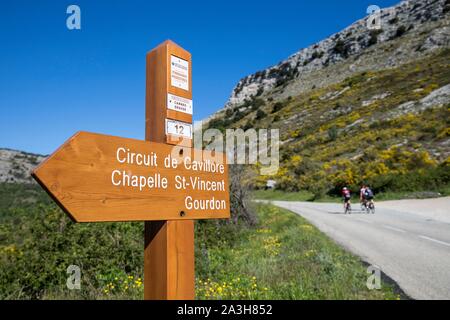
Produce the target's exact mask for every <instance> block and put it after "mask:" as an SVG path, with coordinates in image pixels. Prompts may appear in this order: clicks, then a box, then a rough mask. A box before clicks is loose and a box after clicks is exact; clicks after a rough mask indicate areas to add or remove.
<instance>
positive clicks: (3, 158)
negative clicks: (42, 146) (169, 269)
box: [0, 149, 45, 183]
mask: <svg viewBox="0 0 450 320" xmlns="http://www.w3.org/2000/svg"><path fill="white" fill-rule="evenodd" d="M44 159H45V156H43V155H39V154H32V153H27V152H22V151H17V150H10V149H0V182H18V183H34V179H33V178H32V177H31V176H30V173H31V171H32V170H33V169H34V168H35V167H36V166H37V165H38V164H39V163H41V162H42V161H43V160H44Z"/></svg>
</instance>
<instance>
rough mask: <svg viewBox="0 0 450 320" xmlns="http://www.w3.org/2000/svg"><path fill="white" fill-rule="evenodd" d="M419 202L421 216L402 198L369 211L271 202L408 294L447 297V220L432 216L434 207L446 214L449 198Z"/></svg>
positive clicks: (449, 242)
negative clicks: (352, 254) (293, 214)
mask: <svg viewBox="0 0 450 320" xmlns="http://www.w3.org/2000/svg"><path fill="white" fill-rule="evenodd" d="M415 201H417V200H415ZM419 201H421V200H419ZM423 201H428V203H429V205H428V206H427V205H426V204H427V202H422V207H423V211H421V213H420V214H418V212H414V211H413V210H409V211H408V207H407V206H404V207H405V209H403V208H402V205H401V204H402V202H391V203H392V205H386V204H384V203H380V205H379V206H378V207H377V209H376V213H375V214H373V215H372V214H367V213H362V212H356V211H355V210H353V212H352V214H347V215H345V214H344V213H343V208H342V205H339V204H336V203H311V202H292V201H272V203H273V204H275V205H277V206H279V207H283V208H286V209H289V210H291V211H293V212H295V213H297V214H299V215H301V216H302V217H304V218H306V219H308V220H309V221H310V222H311V223H313V224H314V225H315V226H316V227H318V228H319V229H320V230H321V231H322V232H324V233H326V234H327V235H328V236H329V237H331V238H332V239H334V240H335V241H336V242H338V243H339V244H341V245H342V246H343V247H345V248H346V249H348V250H350V251H351V252H353V253H355V254H356V255H358V256H360V257H361V258H362V259H363V260H364V261H366V262H368V263H369V264H373V265H377V266H378V267H380V268H381V270H382V271H383V272H384V273H385V274H387V275H388V276H389V277H390V278H392V279H393V280H395V281H396V282H397V284H398V285H399V286H400V287H401V288H402V289H403V291H404V292H405V293H406V294H408V295H409V296H410V297H412V298H414V299H450V223H448V222H447V219H439V215H438V216H437V215H436V214H434V213H435V212H438V211H439V212H440V213H441V215H440V216H441V217H443V215H442V212H443V210H444V211H445V216H448V215H450V197H448V198H444V201H442V199H441V200H440V203H439V205H438V206H436V205H435V203H434V202H433V201H432V200H423ZM403 203H407V201H404V202H403ZM436 203H437V202H436ZM442 206H444V207H442ZM427 208H428V209H427ZM353 209H359V204H358V205H355V204H354V205H353ZM426 210H428V211H429V214H427V212H426ZM411 211H412V212H411Z"/></svg>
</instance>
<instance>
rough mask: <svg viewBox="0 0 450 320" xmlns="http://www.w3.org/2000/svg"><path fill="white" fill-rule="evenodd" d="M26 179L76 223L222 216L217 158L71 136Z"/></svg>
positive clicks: (221, 171) (222, 171)
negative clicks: (30, 180)
mask: <svg viewBox="0 0 450 320" xmlns="http://www.w3.org/2000/svg"><path fill="white" fill-rule="evenodd" d="M33 177H34V178H35V179H36V180H37V181H38V182H39V183H40V184H41V185H42V186H43V187H44V189H45V190H47V192H48V193H49V194H50V195H51V196H52V197H53V198H54V200H55V201H56V202H57V203H58V204H59V205H60V206H61V207H62V208H63V209H64V210H65V211H66V212H67V213H68V214H69V215H70V216H71V217H72V218H73V219H74V220H75V221H77V222H97V221H148V220H180V219H211V218H229V216H230V205H229V192H228V172H227V166H226V162H225V156H224V154H222V153H212V152H209V151H201V150H195V149H191V148H187V147H179V146H171V145H168V144H162V143H154V142H147V141H140V140H133V139H126V138H119V137H113V136H106V135H101V134H95V133H88V132H78V133H76V134H75V135H74V136H73V137H72V138H70V139H69V140H68V141H66V142H65V143H64V144H63V145H62V146H61V147H60V148H59V149H58V150H57V151H56V152H55V153H53V154H52V155H51V156H50V157H49V158H48V159H46V160H45V161H44V162H43V163H42V164H41V165H40V166H39V167H38V168H36V170H35V171H34V172H33Z"/></svg>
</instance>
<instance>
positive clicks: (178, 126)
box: [166, 119, 192, 139]
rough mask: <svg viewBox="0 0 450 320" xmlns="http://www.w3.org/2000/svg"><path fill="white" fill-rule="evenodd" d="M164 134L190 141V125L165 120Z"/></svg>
mask: <svg viewBox="0 0 450 320" xmlns="http://www.w3.org/2000/svg"><path fill="white" fill-rule="evenodd" d="M166 134H170V135H173V136H178V137H184V138H187V139H192V124H190V123H186V122H181V121H175V120H171V119H166Z"/></svg>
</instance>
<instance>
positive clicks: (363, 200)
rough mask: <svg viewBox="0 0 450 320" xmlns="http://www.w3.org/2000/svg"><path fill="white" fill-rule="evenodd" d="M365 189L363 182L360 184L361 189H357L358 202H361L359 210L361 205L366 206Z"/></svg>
mask: <svg viewBox="0 0 450 320" xmlns="http://www.w3.org/2000/svg"><path fill="white" fill-rule="evenodd" d="M366 189H367V186H366V185H365V184H363V185H362V186H361V189H359V202H360V203H361V210H362V207H363V206H364V208H365V207H366V206H367V201H366Z"/></svg>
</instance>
